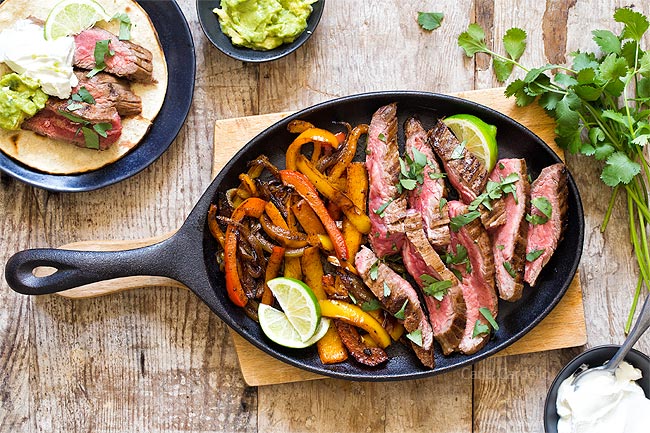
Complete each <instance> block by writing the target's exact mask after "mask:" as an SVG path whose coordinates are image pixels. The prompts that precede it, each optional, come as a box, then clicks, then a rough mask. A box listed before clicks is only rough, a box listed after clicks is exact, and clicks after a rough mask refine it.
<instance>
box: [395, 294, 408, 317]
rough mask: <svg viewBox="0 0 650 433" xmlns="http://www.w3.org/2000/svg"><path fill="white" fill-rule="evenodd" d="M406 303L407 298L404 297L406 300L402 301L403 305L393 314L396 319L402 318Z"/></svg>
mask: <svg viewBox="0 0 650 433" xmlns="http://www.w3.org/2000/svg"><path fill="white" fill-rule="evenodd" d="M408 303H409V300H408V299H406V300H405V301H404V305H402V308H400V310H399V311H398V312H397V313H395V314H393V316H394V317H395V318H396V319H400V320H404V315H405V314H406V305H407V304H408Z"/></svg>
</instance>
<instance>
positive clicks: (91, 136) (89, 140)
mask: <svg viewBox="0 0 650 433" xmlns="http://www.w3.org/2000/svg"><path fill="white" fill-rule="evenodd" d="M81 132H82V133H83V135H84V141H85V142H86V147H87V148H89V149H99V136H98V135H97V133H96V132H95V131H93V130H92V129H90V128H88V127H87V126H82V127H81Z"/></svg>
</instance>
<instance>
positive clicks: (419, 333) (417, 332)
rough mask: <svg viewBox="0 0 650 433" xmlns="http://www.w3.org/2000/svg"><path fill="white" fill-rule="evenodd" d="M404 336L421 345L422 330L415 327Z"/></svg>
mask: <svg viewBox="0 0 650 433" xmlns="http://www.w3.org/2000/svg"><path fill="white" fill-rule="evenodd" d="M406 338H408V339H409V340H411V341H412V342H413V343H414V344H416V345H417V346H420V347H422V331H421V330H419V329H416V330H415V331H413V332H410V333H408V334H406Z"/></svg>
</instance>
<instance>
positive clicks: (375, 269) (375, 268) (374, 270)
mask: <svg viewBox="0 0 650 433" xmlns="http://www.w3.org/2000/svg"><path fill="white" fill-rule="evenodd" d="M378 276H379V260H377V261H376V262H375V263H373V264H372V266H371V267H370V279H371V280H373V281H374V280H376V279H377V277H378Z"/></svg>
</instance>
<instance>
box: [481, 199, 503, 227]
mask: <svg viewBox="0 0 650 433" xmlns="http://www.w3.org/2000/svg"><path fill="white" fill-rule="evenodd" d="M491 205H492V209H490V210H487V209H485V208H484V207H483V206H481V207H480V212H481V222H482V223H483V227H485V228H486V229H487V230H493V229H495V228H497V227H499V226H502V225H503V224H505V223H506V220H507V219H508V214H507V212H506V204H505V201H504V200H503V198H498V199H496V200H494V201H493V202H492V203H491Z"/></svg>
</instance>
